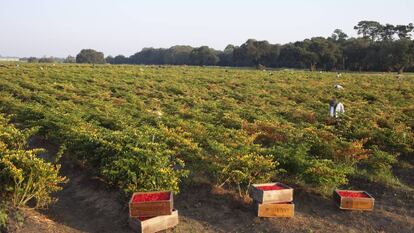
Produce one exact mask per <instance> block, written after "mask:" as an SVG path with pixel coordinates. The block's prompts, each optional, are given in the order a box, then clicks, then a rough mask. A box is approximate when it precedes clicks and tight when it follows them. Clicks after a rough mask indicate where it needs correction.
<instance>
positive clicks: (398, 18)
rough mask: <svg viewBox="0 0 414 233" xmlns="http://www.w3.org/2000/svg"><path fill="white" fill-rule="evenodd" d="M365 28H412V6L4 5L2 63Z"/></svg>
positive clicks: (210, 1) (369, 0)
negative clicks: (366, 24)
mask: <svg viewBox="0 0 414 233" xmlns="http://www.w3.org/2000/svg"><path fill="white" fill-rule="evenodd" d="M360 20H376V21H379V22H381V23H391V24H408V23H410V22H414V0H388V1H386V0H365V1H364V0H342V1H334V0H288V1H276V0H273V1H271V0H255V1H252V0H251V1H247V0H221V1H220V0H204V1H201V0H170V1H167V0H165V1H161V0H147V1H140V0H118V1H116V0H0V55H2V56H20V57H22V56H38V57H40V56H58V57H66V56H67V55H76V54H77V53H78V52H79V51H80V50H81V49H82V48H93V49H96V50H99V51H102V52H104V53H105V55H118V54H124V55H132V54H134V53H135V52H137V51H139V50H141V49H142V48H143V47H170V46H172V45H177V44H180V45H191V46H201V45H208V46H210V47H213V48H216V49H223V48H224V47H225V46H226V45H227V44H236V45H240V44H242V43H243V42H245V41H246V40H247V39H249V38H254V39H258V40H268V41H269V42H271V43H286V42H291V41H297V40H302V39H305V38H310V37H313V36H329V35H330V34H331V33H332V31H333V30H334V29H336V28H341V29H343V30H344V31H345V32H346V33H348V34H349V35H352V36H355V32H354V30H353V26H354V25H356V24H357V22H358V21H360Z"/></svg>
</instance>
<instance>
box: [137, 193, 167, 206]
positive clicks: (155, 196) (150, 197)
mask: <svg viewBox="0 0 414 233" xmlns="http://www.w3.org/2000/svg"><path fill="white" fill-rule="evenodd" d="M169 199H170V193H169V192H161V193H142V194H136V195H134V197H133V198H132V202H133V203H137V202H150V201H166V200H169Z"/></svg>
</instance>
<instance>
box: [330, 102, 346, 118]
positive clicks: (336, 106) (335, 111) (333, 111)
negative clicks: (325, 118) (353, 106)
mask: <svg viewBox="0 0 414 233" xmlns="http://www.w3.org/2000/svg"><path fill="white" fill-rule="evenodd" d="M342 113H345V108H344V104H343V103H341V102H339V103H337V102H336V99H335V98H332V99H331V101H329V116H331V117H336V118H337V117H339V116H340V115H341V114H342Z"/></svg>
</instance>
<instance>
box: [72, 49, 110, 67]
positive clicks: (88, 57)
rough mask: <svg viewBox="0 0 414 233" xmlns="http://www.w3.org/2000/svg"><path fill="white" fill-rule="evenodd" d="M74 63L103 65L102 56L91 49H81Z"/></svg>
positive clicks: (103, 59)
mask: <svg viewBox="0 0 414 233" xmlns="http://www.w3.org/2000/svg"><path fill="white" fill-rule="evenodd" d="M76 63H90V64H105V58H104V54H103V53H101V52H97V51H95V50H93V49H82V50H81V51H80V53H79V54H78V55H76Z"/></svg>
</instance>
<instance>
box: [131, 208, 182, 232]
mask: <svg viewBox="0 0 414 233" xmlns="http://www.w3.org/2000/svg"><path fill="white" fill-rule="evenodd" d="M178 222H179V220H178V211H177V210H173V212H172V213H171V214H170V215H162V216H157V217H152V218H149V219H146V220H143V221H140V220H139V219H138V218H131V217H130V218H129V226H130V227H131V229H133V230H134V231H135V232H140V233H155V232H159V231H163V230H167V229H170V228H173V227H175V226H177V225H178Z"/></svg>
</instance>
